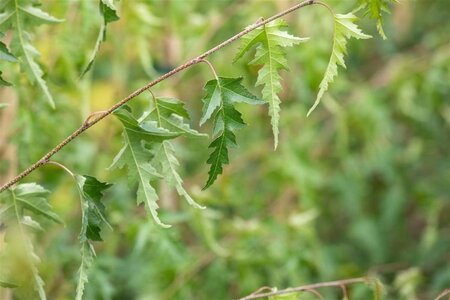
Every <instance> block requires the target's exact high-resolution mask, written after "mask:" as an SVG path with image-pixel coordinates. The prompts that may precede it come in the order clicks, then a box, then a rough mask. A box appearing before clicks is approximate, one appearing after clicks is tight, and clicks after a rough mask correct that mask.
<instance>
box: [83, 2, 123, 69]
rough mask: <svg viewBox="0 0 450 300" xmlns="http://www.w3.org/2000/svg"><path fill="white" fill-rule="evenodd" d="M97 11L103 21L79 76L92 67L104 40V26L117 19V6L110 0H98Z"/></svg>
mask: <svg viewBox="0 0 450 300" xmlns="http://www.w3.org/2000/svg"><path fill="white" fill-rule="evenodd" d="M99 11H100V14H101V16H102V18H103V23H102V25H101V26H100V31H99V33H98V36H97V40H96V42H95V46H94V50H93V51H92V53H91V55H90V56H89V60H88V63H87V65H86V67H85V68H84V69H83V72H81V77H83V76H84V75H85V74H86V73H87V72H88V71H89V70H90V69H91V67H92V65H93V63H94V60H95V57H96V56H97V53H98V51H99V50H100V45H101V44H102V43H103V42H104V41H105V40H106V28H107V26H108V23H111V22H115V21H117V20H119V19H120V18H119V16H118V15H117V8H116V7H115V6H114V3H113V1H112V0H100V2H99Z"/></svg>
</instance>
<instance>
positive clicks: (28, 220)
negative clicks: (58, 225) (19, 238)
mask: <svg viewBox="0 0 450 300" xmlns="http://www.w3.org/2000/svg"><path fill="white" fill-rule="evenodd" d="M22 224H23V225H26V226H28V227H30V228H33V229H35V230H40V231H43V230H44V229H43V228H42V227H41V224H39V223H38V222H36V221H35V220H33V219H32V218H31V217H30V216H23V218H22Z"/></svg>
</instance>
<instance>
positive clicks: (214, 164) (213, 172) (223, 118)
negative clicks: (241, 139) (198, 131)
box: [200, 77, 264, 189]
mask: <svg viewBox="0 0 450 300" xmlns="http://www.w3.org/2000/svg"><path fill="white" fill-rule="evenodd" d="M241 81H242V77H240V78H224V77H219V78H218V79H214V80H210V81H208V82H207V83H206V85H205V87H204V90H205V91H206V95H205V97H204V98H203V102H204V105H203V115H202V118H201V120H200V124H201V125H202V124H204V123H205V122H206V121H207V120H209V119H210V118H211V117H214V128H213V134H212V135H213V136H217V138H216V139H215V140H214V141H213V142H212V143H211V144H210V145H209V148H214V150H213V152H212V153H211V155H210V156H209V158H208V160H207V161H206V162H207V163H208V164H210V165H211V168H210V170H209V172H208V174H209V178H208V181H207V182H206V185H205V187H204V188H203V189H206V188H208V187H209V186H211V185H212V184H213V183H214V181H215V180H216V179H217V176H218V175H219V174H222V172H223V165H224V164H228V163H229V158H228V148H230V147H236V146H237V144H236V136H235V131H236V130H237V129H240V128H243V127H244V126H245V123H244V121H243V120H242V117H241V113H240V112H239V111H237V110H236V109H235V108H234V104H235V103H240V102H245V103H249V104H262V103H264V102H263V101H262V100H259V99H258V98H257V97H256V96H254V95H252V94H251V93H250V92H249V91H248V90H247V89H245V88H244V87H243V86H242V85H241Z"/></svg>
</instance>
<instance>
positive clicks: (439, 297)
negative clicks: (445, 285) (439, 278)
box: [434, 289, 450, 300]
mask: <svg viewBox="0 0 450 300" xmlns="http://www.w3.org/2000/svg"><path fill="white" fill-rule="evenodd" d="M449 294H450V289H445V290H443V291H442V293H440V294H439V295H438V296H437V297H436V298H435V299H434V300H439V299H442V298H444V296H447V295H449Z"/></svg>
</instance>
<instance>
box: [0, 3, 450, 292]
mask: <svg viewBox="0 0 450 300" xmlns="http://www.w3.org/2000/svg"><path fill="white" fill-rule="evenodd" d="M359 2H360V1H357V0H354V1H353V0H352V1H338V0H330V1H327V3H329V5H330V6H331V7H333V9H334V10H335V11H336V12H337V13H347V12H349V11H351V10H352V9H354V8H355V7H356V6H357V4H358V3H359ZM43 3H44V5H43V9H44V10H45V11H48V12H49V13H50V15H52V16H55V17H56V18H58V19H64V20H65V21H64V22H62V23H58V24H51V25H42V26H39V27H36V28H34V29H33V37H32V43H33V45H34V47H36V49H38V50H39V52H40V53H41V57H40V58H39V62H43V65H41V68H45V69H43V70H44V71H45V76H44V78H45V80H46V81H47V85H48V87H49V89H50V90H51V91H52V95H53V98H54V101H55V104H56V110H53V109H52V108H51V107H50V106H49V105H48V103H47V102H46V100H45V95H44V94H43V93H42V90H41V89H39V87H37V86H32V85H30V83H28V81H27V80H26V78H25V77H24V76H23V74H22V73H21V72H20V71H19V65H18V64H15V63H11V62H8V61H0V69H1V70H2V74H1V76H2V78H3V79H4V80H6V81H8V82H10V83H12V84H14V87H12V88H10V87H8V88H2V90H0V98H1V102H2V103H3V102H5V103H9V105H8V106H7V107H5V108H3V109H2V110H1V119H0V124H1V131H0V150H1V151H0V155H2V157H1V159H2V160H1V162H0V174H1V177H0V178H1V181H3V182H4V181H6V179H7V176H10V174H11V172H12V174H17V173H18V171H20V170H23V169H25V168H26V167H28V166H29V165H30V164H31V163H33V162H34V161H36V160H37V159H39V158H40V157H41V156H42V155H43V154H44V153H45V152H46V151H48V150H49V149H50V148H52V147H53V146H54V145H56V144H57V143H58V142H59V141H61V140H62V139H63V138H64V137H65V136H67V135H68V134H70V133H71V132H72V131H73V130H74V129H75V128H77V127H78V126H79V125H80V124H81V123H82V122H83V121H84V119H85V118H86V117H87V116H88V115H89V114H90V113H91V112H93V111H97V110H102V109H105V108H107V107H109V106H111V105H112V104H113V103H115V102H117V101H118V100H119V99H120V98H122V97H123V96H124V95H127V94H128V93H129V92H130V91H133V90H135V89H137V88H139V87H141V86H143V85H144V84H145V83H146V82H148V81H150V80H152V79H154V78H156V77H158V75H161V74H162V73H165V72H166V71H168V70H171V69H172V68H174V67H176V66H177V65H179V64H181V63H183V62H184V61H186V60H187V59H190V58H192V57H194V56H196V55H198V54H200V53H202V52H204V51H205V50H206V49H209V48H210V47H212V46H214V45H216V44H217V43H218V42H220V41H222V40H224V39H226V38H228V37H230V36H231V35H233V34H235V33H236V32H238V31H240V30H242V28H244V27H246V26H247V25H249V24H251V23H253V22H254V21H255V20H257V19H258V18H259V17H260V16H265V17H267V16H270V15H273V14H274V13H275V12H278V11H280V10H282V9H285V8H288V7H290V6H292V5H294V4H295V3H297V1H288V0H285V1H270V0H266V1H260V0H247V1H233V0H221V1H202V0H189V1H177V0H166V1H162V0H161V1H143V0H142V1H140V0H135V1H127V2H125V1H121V2H117V3H116V5H117V8H118V12H119V13H118V15H119V16H120V20H119V21H116V22H114V23H110V24H108V36H107V40H106V42H104V43H102V45H101V47H100V50H99V52H98V53H97V58H96V61H95V63H94V65H93V67H92V70H90V71H89V72H88V73H87V74H86V75H85V76H84V77H83V79H80V78H79V76H80V74H81V72H82V70H83V68H84V67H85V66H86V65H87V64H88V61H89V56H90V55H91V53H92V49H93V47H94V45H95V41H96V39H97V35H98V32H99V30H100V27H101V26H102V22H103V19H102V16H101V15H100V14H99V13H98V3H97V2H96V1H43ZM0 6H1V5H0ZM363 14H364V13H363V12H360V13H359V15H360V16H361V15H363ZM285 20H286V21H287V22H288V23H289V24H290V28H289V32H291V33H293V34H295V35H298V36H302V37H311V39H310V40H309V41H308V43H306V44H301V45H300V46H296V47H290V48H286V51H287V55H288V64H289V68H290V72H289V73H287V72H283V73H281V74H282V77H283V78H284V81H283V91H282V93H281V94H280V99H281V100H282V105H281V108H282V109H281V118H280V142H279V147H278V150H277V151H275V152H273V151H272V148H273V146H272V145H273V137H272V134H271V126H270V121H269V119H268V117H267V111H266V110H267V107H262V106H261V107H250V106H245V105H242V106H240V105H239V110H240V111H241V112H243V116H244V119H245V120H246V121H247V123H248V125H249V126H248V127H247V128H246V129H243V130H241V131H239V133H238V134H237V140H238V142H239V143H240V145H241V146H240V148H239V149H237V150H234V151H232V152H230V156H231V157H230V161H231V164H230V165H228V166H226V167H225V168H224V173H223V175H222V176H221V177H220V178H219V179H218V180H217V182H216V183H215V184H214V185H213V186H212V187H211V188H210V189H208V190H206V191H201V186H202V184H203V183H204V182H205V181H206V178H207V169H208V166H207V165H206V164H205V162H204V161H205V157H207V155H208V149H207V145H208V141H206V139H205V140H203V139H195V140H188V139H181V140H176V143H174V145H173V146H174V148H175V151H176V153H177V157H178V159H179V161H180V164H181V168H180V169H181V170H180V171H181V173H182V175H183V176H182V177H183V178H185V184H184V187H185V188H186V189H187V190H188V192H189V193H190V194H191V195H192V197H193V198H194V199H195V200H196V201H197V202H198V203H200V204H202V205H205V206H207V209H205V210H198V209H196V208H194V207H192V206H189V205H187V204H186V203H185V201H183V200H182V199H179V197H178V195H177V194H176V192H174V191H173V190H171V189H170V188H168V186H167V185H166V184H164V183H162V184H160V185H159V186H158V192H159V194H160V201H159V203H160V206H161V207H162V208H161V209H160V210H159V213H160V216H161V219H164V220H165V221H166V222H167V223H169V224H172V225H173V226H172V228H170V229H163V228H160V227H158V226H157V225H155V224H154V222H153V220H151V218H150V217H149V216H148V215H147V214H146V213H145V211H144V209H143V208H142V207H136V205H135V194H136V190H135V189H133V188H131V189H129V188H128V187H127V180H126V175H125V172H123V171H120V170H118V171H114V172H107V171H106V167H108V166H109V165H110V164H111V161H112V159H113V157H114V155H115V153H117V152H118V151H119V149H120V148H121V143H122V140H121V137H120V134H121V126H120V123H119V122H118V121H117V120H115V119H114V118H108V119H106V120H104V121H102V122H100V123H99V124H98V125H96V126H94V127H93V128H92V129H90V130H89V131H88V132H86V133H85V134H84V135H82V136H80V137H79V138H77V139H76V140H75V141H73V142H72V143H71V144H70V145H68V146H67V148H65V149H64V150H63V151H61V152H60V153H58V154H57V155H56V156H55V157H54V159H55V160H56V161H59V162H62V163H64V164H65V165H66V166H67V167H69V168H70V169H71V170H73V171H74V172H77V173H82V174H91V175H93V176H95V177H97V178H99V179H101V181H107V182H112V183H115V185H114V186H112V187H111V188H110V189H108V190H107V191H106V193H105V197H104V200H103V203H104V205H105V206H106V216H107V219H108V221H109V223H110V224H111V226H112V228H113V231H111V230H109V229H108V228H105V229H104V230H103V232H104V234H103V239H104V241H103V242H92V244H93V245H94V247H95V251H96V253H97V257H96V259H95V261H94V262H93V266H92V268H91V270H90V274H89V284H87V286H86V291H85V299H230V298H238V297H240V296H244V295H246V294H249V293H251V292H252V291H254V290H256V289H258V288H259V287H261V286H272V287H277V288H278V289H283V288H286V287H290V286H299V285H303V284H308V283H314V282H321V281H327V280H335V279H342V278H349V277H359V276H364V275H366V274H369V275H374V276H378V277H379V278H380V279H381V281H382V282H383V284H384V286H385V288H384V295H383V298H382V299H408V300H410V299H431V298H433V297H435V296H436V295H437V294H438V293H439V292H440V291H442V290H443V289H444V288H448V287H449V286H450V265H449V261H450V219H449V218H448V216H449V215H450V159H449V153H450V139H449V137H450V102H449V99H450V87H449V82H450V40H449V35H448V32H449V28H450V21H449V20H450V12H449V10H448V2H447V1H446V0H436V1H424V0H415V1H401V2H400V3H398V4H395V5H393V6H392V7H391V14H390V15H389V16H388V17H387V18H386V19H385V22H384V24H383V28H384V33H385V34H386V36H387V37H388V39H387V40H383V39H382V38H381V37H379V36H378V35H377V29H376V26H375V22H374V21H373V20H370V19H364V20H363V21H362V22H360V25H359V26H360V28H362V29H363V31H364V32H365V33H368V34H370V35H372V36H374V38H373V39H370V40H365V41H354V40H351V41H349V44H348V49H349V53H350V55H349V56H348V58H347V60H346V63H347V70H346V71H342V72H340V76H339V77H338V78H337V79H336V81H335V82H334V84H333V85H332V86H330V90H329V92H328V93H327V94H325V95H324V97H323V99H322V102H321V105H319V106H318V108H317V109H316V110H315V111H314V113H313V114H311V116H310V117H308V118H306V113H307V110H308V109H309V108H310V107H311V105H312V104H313V102H314V99H315V95H316V93H317V90H318V86H319V83H320V81H321V79H322V76H323V73H324V71H325V69H326V66H327V63H328V59H329V55H330V53H331V49H332V43H331V42H332V25H333V23H332V22H333V20H332V17H331V16H330V15H329V14H328V12H327V11H326V10H325V9H324V8H323V7H320V6H313V7H307V8H303V9H301V10H300V11H299V12H297V13H294V14H290V15H288V16H287V17H286V18H285ZM9 34H10V33H7V34H6V36H5V37H4V38H3V41H4V42H5V43H8V41H9V40H10V39H11V36H10V35H9ZM238 46H239V45H238V43H234V44H233V45H231V46H228V47H226V48H224V49H222V50H221V51H220V52H218V53H216V54H214V55H213V56H212V57H211V58H210V61H211V62H212V63H213V65H214V66H215V68H216V70H217V72H218V73H219V75H221V76H225V77H230V76H235V77H237V76H244V78H245V80H244V85H245V86H246V87H247V88H248V89H249V90H251V92H252V93H254V94H256V95H260V93H261V89H260V88H255V87H254V86H255V83H256V78H257V72H258V70H259V67H258V66H254V65H251V66H249V65H248V64H247V63H248V61H246V59H248V57H247V58H245V57H244V59H242V60H241V61H239V63H236V64H235V65H231V64H230V62H231V61H232V59H233V57H234V56H235V54H236V51H237V49H238ZM210 79H212V75H211V72H210V70H209V69H208V68H207V66H206V65H205V64H200V65H198V66H194V67H192V68H191V69H189V70H186V71H185V72H183V73H180V74H178V75H176V76H175V77H173V78H171V79H169V80H165V81H164V82H162V83H161V84H159V85H157V86H155V88H153V89H152V91H153V93H154V94H155V95H157V96H166V97H176V98H178V99H181V100H182V101H185V103H186V107H187V109H188V110H189V112H190V114H191V117H192V120H193V121H192V123H191V126H192V127H193V128H195V129H198V126H197V123H198V120H199V119H200V114H201V105H202V103H201V101H200V100H201V98H202V97H203V95H204V93H203V91H202V86H203V85H204V83H205V82H207V81H208V80H210ZM150 100H151V97H150V95H149V94H148V93H147V94H143V95H141V96H139V97H137V98H136V99H135V100H133V101H132V102H131V106H133V109H134V110H136V111H142V110H144V109H146V108H147V107H148V105H149V101H150ZM199 131H202V132H209V130H208V129H207V128H202V129H201V130H199ZM8 136H9V137H8ZM24 181H27V182H28V181H35V182H39V183H40V184H41V185H43V186H45V188H46V189H49V190H51V191H52V192H53V193H52V194H51V195H50V202H51V203H52V206H53V208H54V210H55V211H56V212H57V213H58V214H59V215H60V216H61V217H62V219H63V220H64V221H65V224H66V226H65V227H63V226H59V225H54V224H51V223H50V222H48V223H44V222H43V223H42V227H44V228H45V229H46V231H38V232H37V233H36V234H35V236H34V238H33V244H34V247H35V251H36V253H37V255H38V256H39V257H40V258H41V260H42V261H41V263H40V264H39V265H38V267H39V270H40V273H41V277H42V278H43V279H44V281H45V282H46V285H45V290H46V292H47V295H48V298H49V299H73V298H74V295H75V286H76V280H77V274H76V271H77V269H78V266H79V264H80V259H81V258H80V253H79V243H78V234H77V232H78V231H79V229H80V226H81V214H82V211H81V208H80V207H79V198H78V197H79V196H78V193H77V189H76V187H75V186H74V183H73V181H72V180H71V178H69V176H67V175H66V174H65V173H64V172H63V171H62V170H60V169H58V168H56V167H55V166H53V165H48V166H45V167H42V168H40V169H39V170H38V171H36V172H34V173H33V174H32V175H30V176H29V177H28V178H27V179H26V180H24ZM1 230H2V231H1V232H0V234H2V236H3V233H4V228H1ZM4 243H5V242H4V241H3V237H1V239H0V248H2V247H3V246H4ZM16 260H17V261H15V262H12V263H13V264H14V263H15V264H16V265H17V266H18V267H17V271H18V273H20V272H21V264H20V256H19V257H17V258H16ZM22 276H26V274H23V275H22ZM29 289H30V291H28V292H29V293H31V292H32V290H33V287H32V286H29ZM11 291H12V290H7V289H4V290H1V291H0V295H1V297H3V298H4V299H21V298H20V296H18V295H16V296H15V297H14V296H12V292H11ZM321 292H322V293H323V295H325V297H326V299H340V298H339V297H341V296H342V295H341V291H340V289H332V288H327V289H322V290H321ZM348 292H349V297H350V299H369V297H371V296H369V295H371V293H372V292H371V290H370V288H369V287H368V286H366V285H354V286H351V287H350V288H349V289H348ZM25 294H26V292H25ZM3 298H2V299H3ZM29 299H31V298H29ZM302 299H314V295H312V294H304V295H303V294H302Z"/></svg>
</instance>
